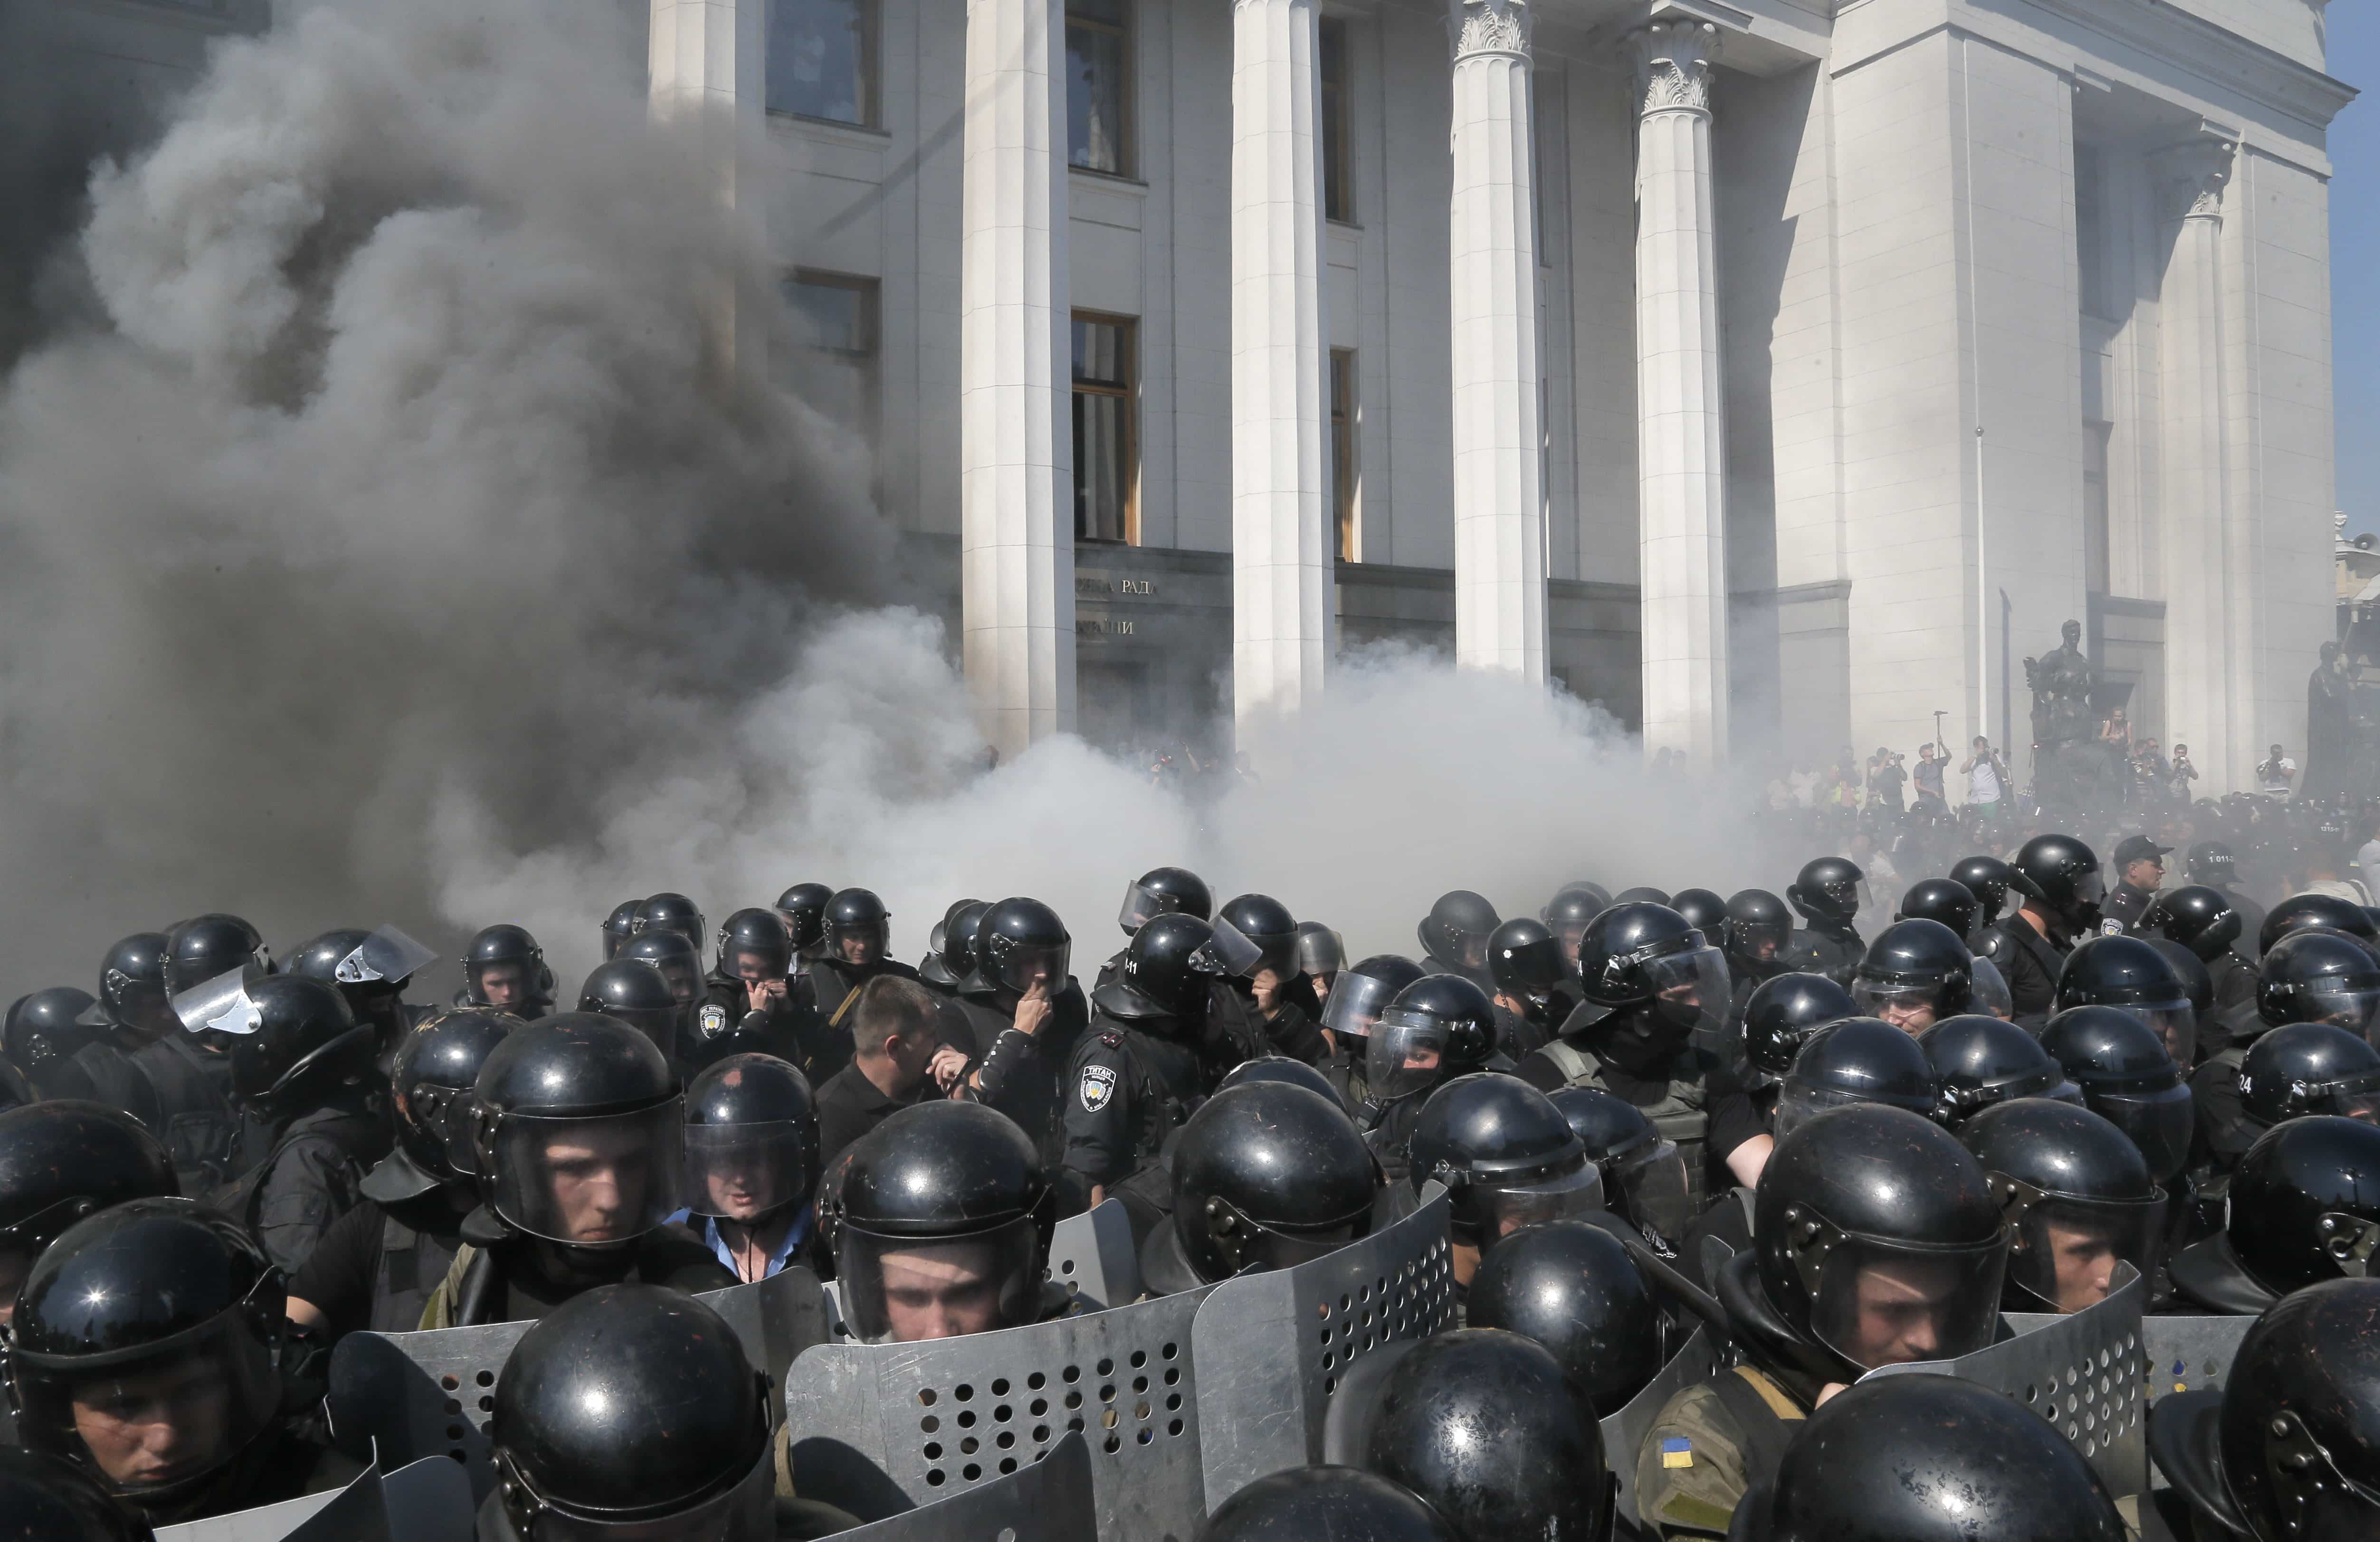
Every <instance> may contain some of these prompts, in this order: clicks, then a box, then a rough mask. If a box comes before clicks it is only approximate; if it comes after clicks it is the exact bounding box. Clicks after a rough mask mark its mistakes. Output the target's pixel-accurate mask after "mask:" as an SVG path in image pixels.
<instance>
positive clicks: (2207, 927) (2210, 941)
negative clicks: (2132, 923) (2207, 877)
mask: <svg viewBox="0 0 2380 1542" xmlns="http://www.w3.org/2000/svg"><path fill="white" fill-rule="evenodd" d="M2140 930H2141V931H2143V932H2145V933H2148V934H2150V935H2152V936H2161V937H2164V938H2166V939H2167V940H2168V941H2170V942H2178V943H2180V944H2181V945H2182V946H2183V947H2184V948H2189V949H2190V950H2191V951H2192V952H2193V953H2195V954H2197V955H2198V956H2199V957H2200V958H2201V959H2204V960H2205V961H2207V962H2209V963H2212V962H2214V961H2216V959H2219V958H2221V957H2222V956H2223V955H2224V953H2225V952H2226V951H2227V950H2228V949H2229V948H2230V946H2231V945H2232V944H2233V943H2235V942H2237V941H2239V940H2240V912H2238V911H2237V910H2235V909H2234V908H2233V907H2232V904H2231V901H2230V900H2229V899H2228V897H2227V896H2226V895H2225V894H2224V892H2223V891H2222V890H2221V889H2219V888H2211V887H2208V886H2206V885H2204V884H2184V885H2183V886H2182V887H2180V888H2174V889H2168V890H2166V891H2165V892H2164V893H2162V894H2160V895H2158V896H2157V897H2156V900H2155V903H2153V904H2152V905H2150V906H2149V909H2148V913H2147V914H2146V915H2143V917H2141V924H2140Z"/></svg>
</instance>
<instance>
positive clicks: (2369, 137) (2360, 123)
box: [2329, 0, 2380, 534]
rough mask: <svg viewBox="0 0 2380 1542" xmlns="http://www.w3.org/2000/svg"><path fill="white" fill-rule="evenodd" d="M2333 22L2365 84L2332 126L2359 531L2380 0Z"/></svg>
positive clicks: (2342, 339) (2340, 338) (2378, 188)
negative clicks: (2378, 3)
mask: <svg viewBox="0 0 2380 1542" xmlns="http://www.w3.org/2000/svg"><path fill="white" fill-rule="evenodd" d="M2329 22H2330V34H2329V37H2330V71H2329V72H2330V74H2331V75H2333V76H2334V77H2336V78H2338V80H2344V81H2346V82H2347V83H2348V84H2349V85H2350V86H2354V87H2357V88H2358V89H2360V90H2361V91H2362V92H2363V95H2362V96H2360V97H2358V98H2357V99H2356V100H2355V101H2353V102H2350V103H2349V104H2348V105H2347V108H2346V110H2345V111H2344V112H2341V113H2340V114H2339V115H2338V117H2337V118H2336V119H2334V120H2333V121H2332V123H2331V126H2330V162H2331V165H2332V167H2333V171H2332V176H2331V183H2330V307H2331V352H2332V358H2333V365H2332V368H2333V371H2334V379H2335V381H2336V385H2335V389H2336V392H2337V402H2336V406H2337V414H2338V507H2339V508H2341V509H2344V510H2345V511H2346V513H2347V528H2348V532H2349V533H2350V534H2360V533H2362V532H2364V531H2380V435H2375V434H2374V433H2373V432H2372V428H2373V424H2374V422H2380V5H2374V4H2373V3H2372V0H2346V3H2344V4H2339V5H2334V6H2331V7H2330V11H2329Z"/></svg>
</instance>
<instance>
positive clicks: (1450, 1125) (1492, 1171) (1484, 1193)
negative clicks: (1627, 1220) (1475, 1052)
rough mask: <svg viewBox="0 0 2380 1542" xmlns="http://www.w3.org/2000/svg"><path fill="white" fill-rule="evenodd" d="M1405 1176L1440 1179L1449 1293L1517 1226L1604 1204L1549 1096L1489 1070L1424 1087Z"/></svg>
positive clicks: (1596, 1173) (1596, 1172)
mask: <svg viewBox="0 0 2380 1542" xmlns="http://www.w3.org/2000/svg"><path fill="white" fill-rule="evenodd" d="M1405 1149H1406V1154H1407V1155H1406V1161H1407V1168H1408V1171H1407V1176H1406V1180H1405V1181H1406V1182H1407V1183H1408V1184H1409V1185H1410V1186H1411V1187H1412V1189H1413V1191H1414V1193H1415V1195H1416V1196H1418V1195H1419V1193H1420V1192H1421V1188H1422V1185H1423V1184H1425V1183H1431V1182H1437V1183H1443V1184H1445V1185H1446V1191H1447V1198H1448V1201H1449V1204H1450V1205H1451V1211H1450V1213H1449V1217H1448V1221H1447V1230H1448V1231H1449V1232H1450V1233H1451V1237H1452V1240H1453V1259H1452V1264H1453V1275H1454V1290H1455V1295H1456V1299H1458V1300H1460V1299H1461V1298H1462V1296H1463V1292H1464V1291H1468V1290H1469V1289H1470V1287H1471V1277H1472V1275H1473V1274H1474V1273H1475V1272H1476V1271H1477V1269H1478V1267H1479V1259H1480V1257H1481V1255H1482V1254H1486V1253H1487V1252H1488V1251H1489V1250H1490V1249H1492V1248H1493V1247H1494V1246H1495V1245H1496V1244H1497V1243H1498V1242H1500V1241H1502V1240H1503V1239H1504V1238H1506V1237H1508V1236H1510V1235H1512V1233H1513V1232H1515V1231H1517V1230H1520V1229H1521V1228H1523V1227H1524V1226H1530V1225H1533V1224H1535V1223H1536V1222H1538V1221H1546V1220H1560V1219H1562V1218H1565V1217H1571V1216H1578V1215H1583V1214H1585V1213H1586V1212H1588V1211H1593V1210H1600V1209H1602V1208H1603V1174H1602V1169H1599V1168H1597V1166H1596V1165H1595V1164H1594V1163H1592V1162H1590V1161H1588V1160H1587V1159H1586V1143H1585V1142H1584V1141H1582V1140H1580V1139H1579V1138H1578V1132H1576V1131H1574V1130H1573V1129H1572V1128H1571V1127H1570V1120H1567V1119H1565V1118H1564V1117H1563V1116H1562V1111H1561V1110H1560V1108H1555V1107H1554V1105H1553V1102H1552V1100H1551V1099H1550V1098H1548V1097H1547V1096H1546V1095H1545V1094H1544V1093H1541V1092H1539V1091H1538V1090H1537V1089H1536V1088H1535V1087H1532V1086H1530V1085H1529V1084H1528V1083H1525V1082H1523V1081H1521V1080H1520V1079H1519V1078H1517V1077H1512V1076H1506V1075H1503V1074H1501V1073H1500V1072H1497V1071H1474V1072H1473V1073H1471V1074H1470V1075H1468V1076H1458V1077H1456V1078H1455V1079H1454V1080H1453V1081H1451V1082H1449V1083H1446V1084H1445V1085H1443V1086H1441V1087H1439V1089H1438V1090H1437V1091H1435V1092H1433V1093H1431V1094H1430V1095H1429V1096H1428V1098H1427V1100H1426V1101H1425V1102H1424V1103H1423V1104H1422V1106H1421V1112H1420V1113H1419V1114H1418V1115H1417V1116H1416V1117H1415V1120H1414V1128H1413V1135H1412V1138H1411V1139H1410V1140H1409V1141H1408V1142H1407V1144H1406V1148H1405Z"/></svg>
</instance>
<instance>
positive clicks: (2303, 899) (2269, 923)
mask: <svg viewBox="0 0 2380 1542" xmlns="http://www.w3.org/2000/svg"><path fill="white" fill-rule="evenodd" d="M2313 926H2320V927H2323V928H2325V929H2326V930H2329V931H2333V932H2345V933H2346V934H2347V935H2348V936H2351V937H2362V939H2363V940H2364V941H2366V942H2380V927H2374V925H2373V923H2372V917H2371V915H2370V914H2369V913H2368V912H2365V910H2364V909H2363V907H2362V906H2361V905H2359V904H2357V903H2356V902H2355V901H2353V900H2342V899H2340V898H2339V897H2338V896H2337V895H2335V894H2292V895H2290V896H2289V898H2288V899H2286V900H2282V901H2281V902H2280V903H2279V904H2277V905H2275V906H2274V907H2273V908H2272V909H2271V910H2269V911H2266V912H2265V924H2264V928H2263V929H2262V930H2261V931H2259V932H2258V933H2257V934H2256V950H2257V951H2258V952H2259V953H2269V952H2271V951H2272V950H2273V945H2274V944H2275V943H2277V942H2278V941H2280V940H2281V939H2282V938H2283V937H2285V936H2289V934H2290V933H2291V932H2302V931H2304V930H2306V929H2307V928H2309V927H2313Z"/></svg>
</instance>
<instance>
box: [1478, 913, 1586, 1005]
mask: <svg viewBox="0 0 2380 1542" xmlns="http://www.w3.org/2000/svg"><path fill="white" fill-rule="evenodd" d="M1569 974H1570V961H1568V960H1567V959H1565V958H1563V957H1562V950H1561V943H1560V940H1559V939H1558V938H1556V937H1555V936H1554V934H1553V931H1552V929H1551V928H1549V927H1548V926H1547V925H1546V924H1545V923H1544V922H1542V921H1537V920H1535V919H1533V918H1531V917H1529V916H1525V915H1516V916H1514V917H1513V918H1512V920H1510V921H1507V922H1505V923H1504V924H1502V925H1500V926H1499V927H1497V928H1496V930H1495V931H1494V932H1493V933H1491V934H1490V935H1489V936H1488V978H1489V979H1491V980H1493V981H1495V982H1496V988H1497V989H1498V990H1500V991H1502V992H1503V993H1505V994H1506V995H1508V996H1515V997H1520V998H1521V999H1522V1000H1524V1001H1535V1000H1540V999H1542V998H1543V997H1545V995H1546V993H1547V992H1548V991H1550V990H1552V989H1553V988H1554V986H1556V985H1560V983H1561V982H1562V981H1563V980H1564V979H1565V978H1566V977H1568V975H1569Z"/></svg>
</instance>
